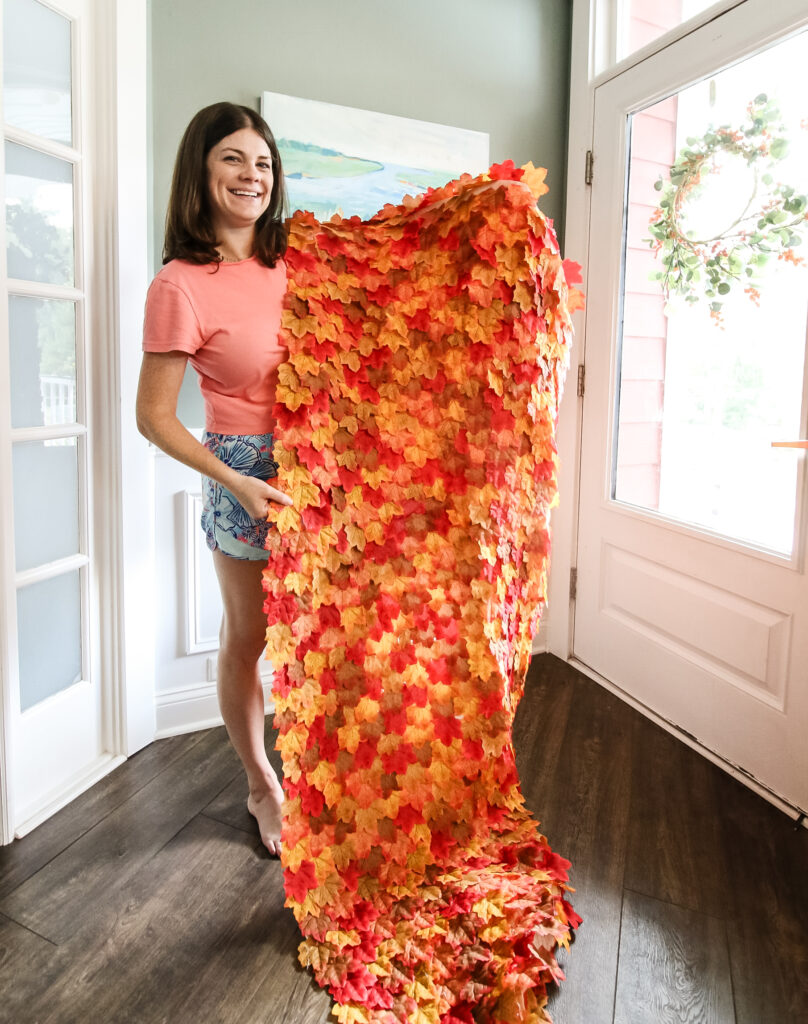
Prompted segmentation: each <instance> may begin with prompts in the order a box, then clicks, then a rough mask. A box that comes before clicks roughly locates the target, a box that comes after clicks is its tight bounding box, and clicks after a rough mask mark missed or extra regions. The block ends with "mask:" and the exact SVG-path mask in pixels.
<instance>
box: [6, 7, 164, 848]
mask: <svg viewBox="0 0 808 1024" xmlns="http://www.w3.org/2000/svg"><path fill="white" fill-rule="evenodd" d="M0 5H2V0H0ZM91 12H92V13H91V23H90V24H89V25H87V26H85V28H86V30H87V41H88V43H89V47H90V50H91V53H92V54H93V59H92V66H91V77H92V80H93V87H92V96H93V103H94V109H93V111H92V116H90V117H89V118H88V121H89V122H91V123H89V124H88V125H87V128H88V129H89V131H88V140H87V142H88V149H89V152H91V153H92V155H93V159H92V166H91V168H90V174H91V178H92V181H91V188H90V190H89V194H91V195H92V196H93V200H94V203H95V204H96V205H95V218H94V219H95V225H94V229H93V230H94V237H93V239H92V251H93V253H94V260H93V263H94V267H93V269H92V273H91V277H90V279H89V280H88V282H87V285H88V291H90V292H91V293H92V294H93V296H94V302H93V310H94V313H93V316H94V318H95V319H94V323H93V325H92V336H93V337H94V338H95V339H105V341H106V343H103V344H98V342H96V348H97V351H96V352H94V358H93V363H94V370H93V377H92V380H91V382H90V389H91V391H92V393H93V395H94V401H93V402H91V405H94V406H95V407H96V408H97V410H98V413H97V414H96V416H95V419H94V431H95V437H96V439H102V438H103V439H104V440H103V442H101V441H100V440H97V441H96V444H95V445H94V452H93V453H92V459H93V476H94V479H95V486H94V493H93V494H92V495H90V498H91V504H92V506H93V507H94V510H95V515H96V516H97V517H98V523H97V525H98V527H99V528H98V529H97V530H96V531H95V532H96V535H97V536H98V537H100V538H103V547H102V545H101V544H98V545H97V546H96V552H95V554H96V558H97V560H98V563H99V565H102V566H104V567H105V571H104V573H103V577H102V580H101V586H100V600H99V610H98V616H97V619H96V621H95V623H94V628H95V631H96V634H97V636H98V637H99V639H100V651H99V662H98V668H99V672H100V678H101V680H102V686H103V707H104V721H103V736H104V747H105V749H106V755H105V758H104V760H103V763H102V764H100V765H98V766H97V767H96V769H95V772H94V774H93V775H88V776H87V777H85V778H83V779H82V780H81V782H80V783H78V784H74V785H72V786H69V787H66V788H65V789H64V791H63V792H61V793H60V794H59V795H58V797H56V798H55V799H54V800H53V801H52V802H51V803H50V804H49V805H48V807H47V808H43V809H42V812H41V814H39V815H38V816H37V819H36V820H32V821H30V822H28V823H26V825H27V828H30V827H33V825H34V824H36V823H37V822H38V821H39V820H42V819H44V818H45V817H47V816H49V815H50V814H52V813H54V812H55V811H56V810H58V809H59V807H61V806H63V805H64V804H66V803H68V802H69V801H70V800H72V799H73V798H74V797H75V796H77V795H78V793H79V792H81V791H82V790H83V789H86V788H87V787H88V786H89V785H92V783H93V782H95V781H96V780H97V778H100V777H101V776H103V775H104V774H106V773H107V772H108V771H110V770H111V769H112V768H114V767H115V766H116V765H117V764H119V763H120V762H121V761H122V760H123V759H124V758H125V757H127V756H128V755H130V754H132V753H134V752H135V751H136V750H138V749H140V748H141V747H143V746H145V745H146V744H147V743H149V742H151V740H152V739H153V738H154V732H155V723H154V672H153V663H154V653H153V652H154V629H153V624H152V622H151V621H150V609H151V608H152V607H153V598H152V585H153V561H154V543H153V525H152V518H153V501H152V460H151V458H150V456H149V453H148V447H147V445H146V444H145V442H143V441H142V439H141V438H139V435H138V434H137V430H136V428H135V424H134V393H135V387H136V381H137V373H138V367H139V363H140V325H141V322H142V315H143V301H144V296H145V292H146V285H147V282H148V241H149V240H148V228H147V224H148V201H147V200H148V170H149V167H148V154H149V145H148V80H147V66H148V34H147V4H146V0H91ZM1 32H2V19H0V33H1ZM1 43H2V40H1V39H0V44H1ZM2 167H3V165H2V156H1V155H0V171H2ZM0 260H2V263H0V269H2V270H5V253H4V252H3V253H2V254H0ZM0 314H2V315H3V316H7V310H6V308H5V298H3V308H2V309H0ZM8 387H9V382H8V380H7V379H4V380H2V382H0V398H2V397H3V396H5V398H6V400H7V399H8ZM100 396H107V397H108V400H107V401H103V400H101V401H99V400H98V399H99V397H100ZM6 407H8V405H6ZM0 460H1V461H0V477H1V478H2V479H6V480H8V479H10V478H11V465H10V459H9V458H7V453H5V452H4V453H3V454H2V456H0ZM9 557H11V560H12V561H11V563H9ZM0 562H2V564H0V569H1V570H2V571H3V572H6V571H7V570H8V568H9V564H11V565H12V566H13V538H10V539H9V538H6V539H5V541H4V543H3V544H2V545H0ZM4 601H5V594H4V593H3V588H0V624H2V628H0V691H1V693H0V842H2V843H9V842H11V840H12V839H13V838H14V835H15V823H16V819H15V814H14V807H13V806H12V794H13V792H14V789H13V785H12V782H13V770H14V767H13V766H14V757H13V744H14V736H13V735H12V730H11V729H10V728H9V727H10V724H11V723H12V721H13V716H12V714H11V708H12V701H11V692H10V690H11V687H10V678H14V675H15V674H13V673H11V672H10V668H11V666H10V652H9V650H8V646H9V645H8V642H7V641H8V630H7V626H6V623H7V621H8V612H9V609H7V608H6V607H4V606H2V605H3V602H4ZM27 828H26V830H27Z"/></svg>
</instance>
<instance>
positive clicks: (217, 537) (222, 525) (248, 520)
mask: <svg viewBox="0 0 808 1024" xmlns="http://www.w3.org/2000/svg"><path fill="white" fill-rule="evenodd" d="M272 443H273V437H272V434H210V433H208V432H207V431H205V433H204V434H203V435H202V444H203V445H204V446H205V447H206V448H207V449H208V451H210V452H212V453H213V454H214V455H215V456H216V458H217V459H221V461H222V462H224V463H225V464H226V465H228V466H230V467H231V468H232V469H235V470H236V471H237V472H239V473H242V474H243V475H244V476H257V477H258V478H259V479H260V480H269V479H271V478H272V477H274V476H277V475H278V463H277V462H275V461H273V459H272ZM200 523H201V525H202V529H203V530H204V531H205V539H206V541H207V545H208V547H209V548H210V549H211V551H215V550H217V549H218V550H219V551H221V552H222V553H223V554H225V555H229V556H230V557H231V558H241V559H249V560H251V561H266V559H267V557H268V553H267V552H266V551H265V550H264V544H265V542H266V539H267V534H268V532H269V530H270V524H269V523H267V522H266V521H265V520H263V519H253V518H252V516H250V515H249V514H248V513H247V512H246V511H245V509H244V508H243V506H242V505H241V504H240V503H239V501H238V499H237V498H235V497H234V495H232V494H231V493H230V491H228V490H227V489H226V488H224V487H222V485H221V484H220V483H217V482H216V481H215V480H211V479H210V478H209V477H203V478H202V517H201V519H200Z"/></svg>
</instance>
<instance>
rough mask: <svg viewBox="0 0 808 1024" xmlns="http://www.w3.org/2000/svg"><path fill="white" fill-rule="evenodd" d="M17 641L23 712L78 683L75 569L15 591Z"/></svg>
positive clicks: (78, 587) (78, 595) (78, 602)
mask: <svg viewBox="0 0 808 1024" xmlns="http://www.w3.org/2000/svg"><path fill="white" fill-rule="evenodd" d="M45 609H47V612H46V611H45ZM17 639H18V643H19V652H20V706H21V708H22V710H23V711H27V710H28V708H30V707H33V705H34V704H38V703H39V702H40V701H41V700H44V699H45V698H46V697H51V696H53V694H55V693H59V692H60V691H61V690H66V689H67V687H68V686H72V685H73V684H74V683H77V682H78V681H79V680H80V679H81V582H80V576H79V570H76V571H75V572H69V573H65V575H64V576H56V577H54V578H53V579H50V580H43V581H42V582H41V583H32V584H31V585H30V586H29V587H22V589H21V590H19V591H18V593H17Z"/></svg>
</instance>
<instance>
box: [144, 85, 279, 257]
mask: <svg viewBox="0 0 808 1024" xmlns="http://www.w3.org/2000/svg"><path fill="white" fill-rule="evenodd" d="M241 128H252V129H253V131H255V132H257V133H258V134H259V135H260V136H261V138H262V139H263V140H264V142H266V144H267V146H268V147H269V152H270V156H271V159H272V178H273V181H272V192H271V194H270V198H269V206H268V207H267V209H266V210H265V211H264V213H262V214H261V216H260V217H259V218H258V220H257V222H256V225H255V255H256V256H257V257H258V259H259V260H260V261H261V262H262V263H264V264H266V266H268V267H274V266H275V261H276V260H277V259H278V258H279V257H281V256H283V254H284V253H285V252H286V228H285V227H284V223H283V210H284V183H283V167H282V166H281V157H280V153H279V152H278V146H277V144H276V142H275V137H274V136H273V134H272V132H271V130H270V128H269V125H268V124H267V123H266V121H265V120H264V119H263V117H261V115H260V114H258V113H256V112H255V111H254V110H251V109H250V108H249V107H243V106H240V105H239V104H237V103H213V104H212V105H211V106H209V107H204V108H203V109H202V110H200V111H199V113H198V114H195V115H194V117H193V118H192V119H191V123H190V124H189V125H188V127H187V128H186V129H185V134H184V135H183V137H182V141H181V142H180V145H179V149H178V150H177V159H176V161H175V163H174V176H173V178H172V180H171V194H170V196H169V200H168V210H167V212H166V233H165V242H164V244H163V263H168V261H169V260H174V259H182V260H187V261H188V262H189V263H217V264H218V263H220V262H221V259H222V258H221V256H220V255H219V252H218V250H217V249H216V243H217V239H216V236H215V234H214V231H213V221H212V218H211V209H210V200H209V193H208V168H207V156H208V153H209V152H210V151H211V150H212V149H213V147H214V146H215V145H217V143H219V142H221V140H222V139H224V138H225V137H226V136H228V135H232V134H233V132H237V131H239V130H240V129H241ZM217 269H218V267H217Z"/></svg>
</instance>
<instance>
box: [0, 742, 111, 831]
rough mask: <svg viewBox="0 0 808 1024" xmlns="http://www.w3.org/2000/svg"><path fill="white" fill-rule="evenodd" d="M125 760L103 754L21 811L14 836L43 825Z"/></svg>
mask: <svg viewBox="0 0 808 1024" xmlns="http://www.w3.org/2000/svg"><path fill="white" fill-rule="evenodd" d="M125 760H126V758H125V757H124V756H123V754H118V755H113V754H102V755H101V757H99V758H98V759H97V760H95V761H93V763H92V764H91V765H88V766H87V768H85V769H84V770H83V771H82V772H80V773H79V774H78V775H75V776H74V777H73V778H72V779H68V780H67V781H66V782H65V783H64V785H61V786H59V788H58V789H56V790H53V791H52V792H50V793H49V794H48V795H47V796H46V797H44V799H43V800H42V801H40V802H38V803H37V806H36V807H33V808H31V807H29V808H25V809H24V810H23V811H22V812H21V815H20V817H21V821H20V823H19V825H17V827H16V828H15V829H14V838H15V839H22V837H23V836H25V835H27V834H28V833H29V832H30V831H31V830H32V829H35V828H36V827H37V825H41V824H42V822H43V821H46V820H47V819H48V818H50V817H51V816H52V815H54V814H56V812H57V811H61V809H62V808H63V807H66V806H67V805H68V804H69V803H70V802H71V800H75V799H76V797H77V796H81V794H82V793H84V792H85V790H88V789H89V788H90V786H94V785H95V784H96V782H100V781H101V779H103V778H104V776H105V775H109V773H110V772H111V771H113V770H114V769H115V768H117V767H118V765H119V764H123V762H124V761H125Z"/></svg>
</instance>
